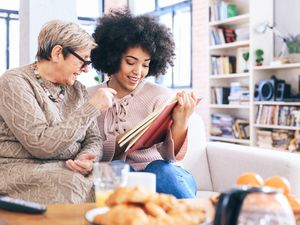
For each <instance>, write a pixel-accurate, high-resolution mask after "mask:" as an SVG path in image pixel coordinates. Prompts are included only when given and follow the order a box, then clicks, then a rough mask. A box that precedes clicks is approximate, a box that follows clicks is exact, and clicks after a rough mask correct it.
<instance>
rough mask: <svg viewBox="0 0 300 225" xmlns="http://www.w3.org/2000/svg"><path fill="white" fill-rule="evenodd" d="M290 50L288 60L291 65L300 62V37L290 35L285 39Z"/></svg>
mask: <svg viewBox="0 0 300 225" xmlns="http://www.w3.org/2000/svg"><path fill="white" fill-rule="evenodd" d="M285 44H286V46H287V50H288V53H289V54H288V59H289V61H290V62H291V63H296V62H300V35H299V34H298V35H295V36H294V35H291V34H290V35H289V36H288V37H287V38H285Z"/></svg>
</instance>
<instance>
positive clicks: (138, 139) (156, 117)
mask: <svg viewBox="0 0 300 225" xmlns="http://www.w3.org/2000/svg"><path fill="white" fill-rule="evenodd" d="M199 101H200V99H198V100H197V103H198V102H199ZM176 105H177V100H176V99H171V100H170V101H169V102H168V103H167V104H165V105H164V106H163V107H161V108H159V109H158V110H156V111H154V112H153V113H151V114H150V115H149V116H148V117H146V119H144V120H143V121H142V122H141V123H139V124H138V125H137V126H136V127H134V128H132V129H131V130H129V131H128V132H127V133H126V134H125V135H124V136H123V137H122V138H121V139H120V140H119V141H118V143H119V145H120V147H122V146H124V145H125V144H128V146H127V147H126V150H125V152H126V154H130V153H131V152H134V151H135V150H138V149H144V148H150V147H151V146H153V145H154V144H157V143H159V142H162V141H164V139H165V138H166V136H167V130H168V129H169V127H170V125H171V124H172V122H173V119H172V112H173V109H174V108H175V106H176Z"/></svg>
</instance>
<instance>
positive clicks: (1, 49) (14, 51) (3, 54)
mask: <svg viewBox="0 0 300 225" xmlns="http://www.w3.org/2000/svg"><path fill="white" fill-rule="evenodd" d="M18 10H19V0H10V1H0V34H1V35H0V75H1V74H2V73H4V72H5V71H6V70H7V69H9V68H12V67H14V66H17V65H18V64H19V20H18V18H19V16H18ZM11 34H14V35H11Z"/></svg>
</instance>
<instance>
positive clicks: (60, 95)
mask: <svg viewBox="0 0 300 225" xmlns="http://www.w3.org/2000/svg"><path fill="white" fill-rule="evenodd" d="M31 67H32V69H33V73H34V75H35V78H36V80H37V81H38V83H39V84H40V85H41V87H42V88H43V89H44V91H45V93H46V94H47V96H48V98H49V99H50V100H51V101H52V102H54V103H57V102H61V101H62V100H63V99H64V97H65V93H66V88H65V86H64V85H59V87H60V91H59V93H58V94H57V97H54V96H53V95H52V94H51V93H50V91H49V89H48V88H47V87H46V85H45V79H44V78H43V77H41V76H40V75H39V72H38V71H37V65H36V63H33V64H32V66H31Z"/></svg>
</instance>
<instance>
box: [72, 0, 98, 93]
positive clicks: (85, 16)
mask: <svg viewBox="0 0 300 225" xmlns="http://www.w3.org/2000/svg"><path fill="white" fill-rule="evenodd" d="M103 5H104V4H103V0H90V1H89V2H88V4H87V2H86V0H77V15H78V22H79V23H80V24H81V26H82V27H83V28H84V29H85V30H86V31H87V32H89V34H92V33H93V32H94V29H95V26H96V20H97V18H98V17H100V16H101V15H102V14H103ZM96 79H99V81H104V74H102V73H98V72H97V71H96V70H95V69H93V68H92V67H90V69H89V72H88V73H83V74H81V75H80V76H79V77H78V80H79V81H80V82H81V83H83V84H84V85H85V86H87V87H89V86H93V85H96V84H97V83H98V82H97V81H96Z"/></svg>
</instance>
